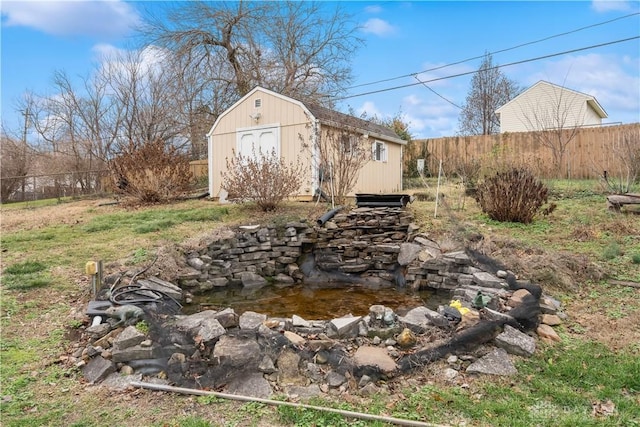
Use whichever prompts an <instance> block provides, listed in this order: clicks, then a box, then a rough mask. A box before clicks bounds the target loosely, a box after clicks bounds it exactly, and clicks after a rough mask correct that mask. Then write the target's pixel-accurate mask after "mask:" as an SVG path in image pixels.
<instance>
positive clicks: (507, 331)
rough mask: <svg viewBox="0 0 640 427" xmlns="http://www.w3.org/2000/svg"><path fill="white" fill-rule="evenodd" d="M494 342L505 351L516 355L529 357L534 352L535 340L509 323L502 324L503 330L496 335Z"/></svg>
mask: <svg viewBox="0 0 640 427" xmlns="http://www.w3.org/2000/svg"><path fill="white" fill-rule="evenodd" d="M495 343H496V345H497V346H498V347H500V348H503V349H505V350H506V351H507V353H510V354H515V355H518V356H524V357H531V356H532V355H533V353H535V352H536V340H535V339H534V338H533V337H530V336H529V335H527V334H525V333H522V332H520V331H519V330H517V329H516V328H514V327H512V326H509V325H505V326H504V332H502V333H501V334H500V335H498V336H497V337H496V339H495Z"/></svg>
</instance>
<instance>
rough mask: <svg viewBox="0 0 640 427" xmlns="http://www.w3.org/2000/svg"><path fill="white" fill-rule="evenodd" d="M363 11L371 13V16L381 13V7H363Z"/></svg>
mask: <svg viewBox="0 0 640 427" xmlns="http://www.w3.org/2000/svg"><path fill="white" fill-rule="evenodd" d="M364 11H365V12H366V13H371V14H374V13H380V12H382V7H380V6H378V5H371V6H367V7H365V8H364Z"/></svg>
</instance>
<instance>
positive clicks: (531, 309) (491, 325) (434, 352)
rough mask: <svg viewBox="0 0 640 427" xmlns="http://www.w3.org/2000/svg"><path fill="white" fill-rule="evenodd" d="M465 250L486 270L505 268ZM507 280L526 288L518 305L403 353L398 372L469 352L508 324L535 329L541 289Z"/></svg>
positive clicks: (509, 277)
mask: <svg viewBox="0 0 640 427" xmlns="http://www.w3.org/2000/svg"><path fill="white" fill-rule="evenodd" d="M466 253H467V254H468V255H469V256H470V257H471V258H472V259H473V260H474V261H475V262H476V263H477V264H478V265H480V266H482V267H483V268H484V269H485V271H487V272H490V273H493V274H495V273H496V272H497V271H498V270H506V268H505V267H504V266H502V265H501V264H499V263H498V262H497V261H495V260H494V259H492V258H490V257H488V256H486V255H484V254H482V253H480V252H478V251H475V250H472V249H467V250H466ZM507 283H508V285H509V289H510V290H513V291H515V290H518V289H526V290H527V291H529V295H527V296H526V297H524V298H523V300H522V304H520V305H519V306H517V307H515V308H512V309H511V310H509V311H508V312H507V313H505V314H506V315H507V316H506V317H505V318H504V319H500V320H483V321H480V322H479V323H477V324H476V325H474V326H472V327H470V328H468V329H465V330H464V331H462V332H460V333H458V334H456V335H455V336H453V337H452V338H451V340H449V342H447V343H445V344H443V345H440V346H438V347H435V348H430V349H424V350H419V351H417V352H415V353H413V354H409V355H406V356H403V357H401V358H400V360H398V366H399V367H400V371H401V372H409V371H411V370H413V369H416V368H421V367H423V366H425V365H428V364H429V363H433V362H435V361H436V360H438V359H441V358H443V357H444V356H446V355H447V354H456V353H460V352H468V351H472V350H473V349H475V348H477V347H479V346H480V345H482V344H485V343H487V342H489V341H491V340H493V339H494V338H495V337H496V336H497V335H498V334H499V333H501V332H502V330H503V328H504V326H505V325H509V326H512V327H514V328H516V329H519V330H520V331H523V332H527V331H531V330H534V329H535V328H537V327H538V323H539V315H540V297H541V296H542V288H541V287H540V286H539V285H536V284H533V283H522V282H519V281H517V280H516V278H515V276H514V275H513V274H511V273H508V275H507Z"/></svg>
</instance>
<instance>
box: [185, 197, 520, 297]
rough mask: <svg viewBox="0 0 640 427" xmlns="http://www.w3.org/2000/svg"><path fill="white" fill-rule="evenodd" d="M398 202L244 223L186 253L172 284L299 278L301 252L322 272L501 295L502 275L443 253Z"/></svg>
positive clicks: (461, 255) (196, 287)
mask: <svg viewBox="0 0 640 427" xmlns="http://www.w3.org/2000/svg"><path fill="white" fill-rule="evenodd" d="M413 219H414V218H413V216H412V214H411V213H410V211H409V210H407V209H404V208H388V207H380V208H357V209H353V210H351V211H348V212H338V213H336V214H335V215H334V216H333V217H332V218H329V219H328V220H327V221H326V222H324V223H319V224H315V225H310V224H308V223H307V222H304V221H300V222H290V223H287V224H285V225H283V226H276V225H268V226H242V227H238V228H237V229H236V230H234V232H233V233H232V234H231V235H228V236H225V237H222V238H219V239H217V240H216V241H214V242H211V243H209V244H207V245H206V246H204V247H202V248H200V249H199V250H194V251H191V252H189V253H188V254H187V256H186V258H187V264H188V265H189V268H188V269H187V270H186V271H185V272H183V273H182V274H181V275H180V276H179V277H178V278H177V281H178V284H179V285H180V286H181V287H182V288H185V289H188V290H190V291H192V292H194V293H200V292H205V291H208V290H211V289H213V288H216V287H224V286H230V285H243V286H254V285H262V284H264V283H266V279H273V280H275V281H277V282H281V283H282V282H291V283H293V282H303V281H304V279H305V274H303V272H302V269H301V265H300V264H301V263H302V260H303V259H305V256H306V257H308V256H312V257H313V261H314V262H313V265H314V266H315V268H316V269H318V270H319V271H323V272H333V273H335V272H337V273H339V274H341V275H343V276H344V277H357V278H359V279H364V280H365V281H366V280H367V279H369V278H375V279H377V280H382V281H385V282H389V283H390V284H396V285H402V286H408V287H410V288H411V289H413V290H421V289H444V290H451V291H453V290H456V292H458V293H460V292H463V293H465V292H467V291H468V292H467V293H468V294H469V295H471V294H473V293H477V291H483V292H485V291H486V292H485V293H490V294H499V293H500V292H501V291H504V290H505V289H507V287H508V286H507V284H506V282H505V281H504V279H503V278H499V277H496V276H494V275H493V274H491V273H487V272H485V271H482V270H481V269H480V268H478V267H477V266H474V265H473V262H472V260H471V259H470V258H469V257H468V256H467V254H466V253H465V252H463V251H458V252H451V253H442V252H441V250H440V248H439V246H438V244H437V243H436V242H434V241H432V240H430V239H429V238H428V237H427V236H425V235H424V234H422V233H419V232H418V227H417V226H416V225H415V224H414V223H413ZM460 289H463V291H460Z"/></svg>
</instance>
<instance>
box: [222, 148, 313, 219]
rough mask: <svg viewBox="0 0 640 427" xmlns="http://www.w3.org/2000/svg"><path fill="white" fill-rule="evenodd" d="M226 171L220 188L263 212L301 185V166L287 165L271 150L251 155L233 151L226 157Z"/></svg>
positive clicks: (273, 208) (297, 162) (270, 208)
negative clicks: (252, 202) (229, 156)
mask: <svg viewBox="0 0 640 427" xmlns="http://www.w3.org/2000/svg"><path fill="white" fill-rule="evenodd" d="M226 161H227V171H226V172H223V173H222V188H224V189H225V190H226V191H227V192H228V193H229V198H230V199H238V200H241V201H254V202H256V204H257V205H258V207H259V208H260V209H261V210H262V211H264V212H267V211H273V210H275V209H276V208H277V207H278V205H279V204H280V203H281V202H282V201H283V200H284V199H286V198H288V197H289V196H291V195H292V194H293V193H295V192H296V191H297V190H298V188H300V185H301V184H302V177H303V173H302V172H303V166H302V163H301V162H299V161H296V162H291V163H289V164H287V163H286V162H285V161H284V159H282V158H280V157H278V155H277V154H276V152H275V150H273V151H271V152H266V153H263V152H262V150H258V151H257V152H256V151H255V149H254V150H253V155H251V156H243V155H242V154H236V153H235V151H234V156H233V157H232V158H231V159H228V158H227V160H226Z"/></svg>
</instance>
